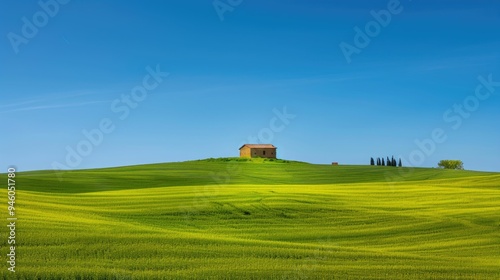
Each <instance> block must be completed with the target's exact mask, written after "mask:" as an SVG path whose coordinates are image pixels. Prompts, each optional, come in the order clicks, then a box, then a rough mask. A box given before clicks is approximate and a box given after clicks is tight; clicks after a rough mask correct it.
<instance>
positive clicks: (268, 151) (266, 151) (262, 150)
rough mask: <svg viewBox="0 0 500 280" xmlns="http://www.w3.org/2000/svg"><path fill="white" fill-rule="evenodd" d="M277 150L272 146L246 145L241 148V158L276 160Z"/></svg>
mask: <svg viewBox="0 0 500 280" xmlns="http://www.w3.org/2000/svg"><path fill="white" fill-rule="evenodd" d="M276 149H277V148H276V147H275V146H274V145H272V144H245V145H243V146H241V148H240V157H242V158H257V157H261V158H276Z"/></svg>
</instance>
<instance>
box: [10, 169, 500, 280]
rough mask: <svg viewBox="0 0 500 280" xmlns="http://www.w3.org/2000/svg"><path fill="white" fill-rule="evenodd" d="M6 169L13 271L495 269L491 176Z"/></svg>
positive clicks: (97, 275)
mask: <svg viewBox="0 0 500 280" xmlns="http://www.w3.org/2000/svg"><path fill="white" fill-rule="evenodd" d="M58 175H59V176H61V177H60V178H62V180H59V178H58ZM2 178H4V179H5V174H2ZM16 179H17V188H18V192H17V203H16V210H17V213H18V224H17V225H18V236H17V240H19V245H18V262H17V272H16V274H15V275H16V277H17V278H18V279H337V278H338V279H351V278H352V279H359V278H368V279H450V278H452V279H500V214H499V213H500V174H499V173H486V172H471V171H453V170H441V169H426V168H414V169H410V168H395V167H378V166H330V165H314V164H307V163H301V162H290V161H282V160H276V161H269V160H263V159H258V160H251V161H242V160H240V159H208V160H201V161H190V162H180V163H164V164H150V165H140V166H128V167H118V168H106V169H93V170H77V171H68V172H63V173H60V174H56V173H55V172H54V171H36V172H22V173H18V174H17V177H16ZM4 195H5V196H6V191H4ZM5 212H6V211H3V212H2V213H3V214H2V215H4V216H3V217H4V218H5V215H6V213H5ZM0 275H1V276H2V277H4V278H7V279H11V278H12V275H11V273H10V272H8V271H7V269H4V270H1V272H0Z"/></svg>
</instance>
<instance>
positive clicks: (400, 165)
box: [399, 159, 403, 167]
mask: <svg viewBox="0 0 500 280" xmlns="http://www.w3.org/2000/svg"><path fill="white" fill-rule="evenodd" d="M402 166H403V165H402V164H401V159H399V167H402Z"/></svg>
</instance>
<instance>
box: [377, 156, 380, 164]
mask: <svg viewBox="0 0 500 280" xmlns="http://www.w3.org/2000/svg"><path fill="white" fill-rule="evenodd" d="M377 165H378V166H380V158H377Z"/></svg>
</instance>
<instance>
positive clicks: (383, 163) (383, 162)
mask: <svg viewBox="0 0 500 280" xmlns="http://www.w3.org/2000/svg"><path fill="white" fill-rule="evenodd" d="M381 164H382V166H385V161H384V158H382V163H381Z"/></svg>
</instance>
